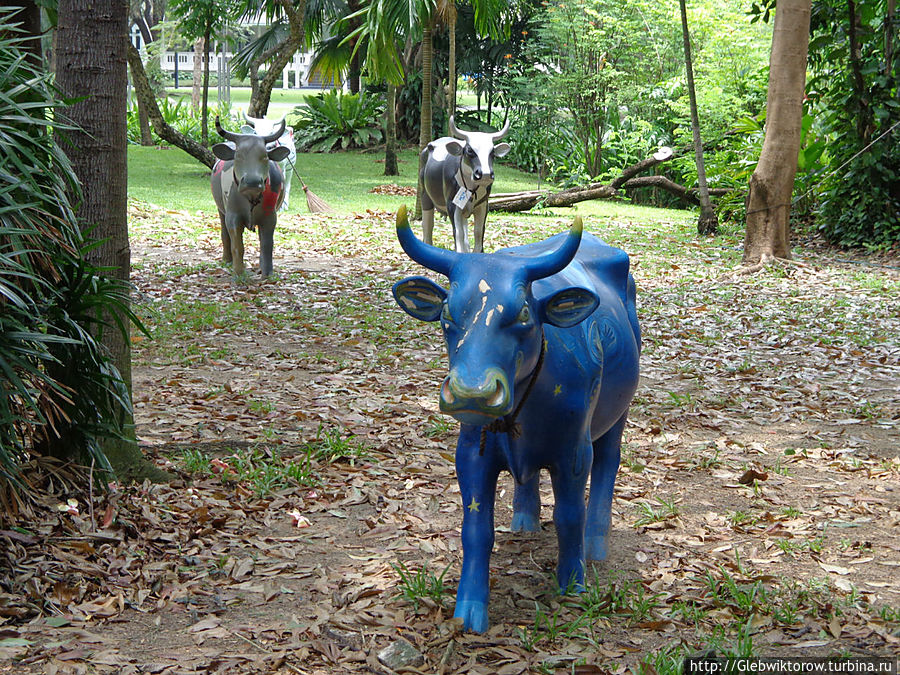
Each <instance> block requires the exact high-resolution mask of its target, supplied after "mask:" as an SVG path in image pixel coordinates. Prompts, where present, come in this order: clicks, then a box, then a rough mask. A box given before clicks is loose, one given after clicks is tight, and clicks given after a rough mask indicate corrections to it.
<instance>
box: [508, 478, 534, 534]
mask: <svg viewBox="0 0 900 675" xmlns="http://www.w3.org/2000/svg"><path fill="white" fill-rule="evenodd" d="M540 482H541V474H540V473H536V474H534V477H533V478H532V479H531V480H529V481H526V482H524V483H516V487H515V492H514V493H513V517H512V524H511V525H510V529H511V530H512V531H513V532H540V530H541V493H540Z"/></svg>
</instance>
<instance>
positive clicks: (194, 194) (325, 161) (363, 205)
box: [128, 145, 537, 214]
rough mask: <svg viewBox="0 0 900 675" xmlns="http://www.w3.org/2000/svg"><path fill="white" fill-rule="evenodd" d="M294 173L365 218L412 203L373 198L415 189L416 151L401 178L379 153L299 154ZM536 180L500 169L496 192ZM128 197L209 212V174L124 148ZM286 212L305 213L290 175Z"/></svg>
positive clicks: (156, 152)
mask: <svg viewBox="0 0 900 675" xmlns="http://www.w3.org/2000/svg"><path fill="white" fill-rule="evenodd" d="M296 166H297V171H298V172H299V174H300V176H301V177H302V178H303V181H304V182H305V183H306V184H307V185H308V186H309V189H310V190H311V191H312V192H313V193H314V194H316V195H318V196H319V197H320V198H322V199H324V200H325V201H326V202H327V203H328V205H329V206H331V207H332V208H333V209H334V210H335V212H336V213H338V214H352V213H363V212H365V211H366V209H372V210H388V211H394V210H396V209H397V207H398V206H400V204H411V203H413V202H414V201H415V199H414V198H413V197H404V196H394V195H381V194H373V193H371V192H370V191H371V190H372V188H374V187H375V186H378V185H384V184H387V183H394V184H396V185H401V186H408V187H415V185H416V170H417V156H416V152H415V150H412V149H408V150H404V151H402V152H401V153H400V175H399V176H385V175H384V154H383V153H381V152H375V153H372V152H337V153H330V154H323V153H299V154H298V155H297V164H296ZM536 186H537V179H536V178H535V177H534V176H532V175H530V174H527V173H523V172H521V171H517V170H516V169H513V168H511V167H506V166H498V167H497V179H496V182H495V183H494V191H495V192H516V191H519V190H531V189H534V188H535V187H536ZM128 195H129V196H130V197H132V198H133V199H138V200H140V201H144V202H149V203H151V204H156V205H158V206H162V207H165V208H168V209H175V210H186V211H189V212H191V213H196V212H197V211H205V212H212V211H214V210H215V207H214V205H213V200H212V194H211V193H210V187H209V170H208V169H207V168H206V167H205V166H204V165H203V164H201V163H200V162H198V161H197V160H195V159H194V158H193V157H191V156H190V155H188V154H187V153H185V152H184V151H182V150H180V149H178V148H163V149H161V148H157V147H141V146H136V145H132V146H129V148H128ZM289 212H300V213H305V212H306V198H305V195H304V194H303V189H302V188H301V186H300V182H299V181H298V180H297V177H296V175H295V176H294V180H293V184H292V186H291V200H290V209H289Z"/></svg>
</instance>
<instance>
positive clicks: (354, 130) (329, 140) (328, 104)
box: [289, 89, 383, 152]
mask: <svg viewBox="0 0 900 675" xmlns="http://www.w3.org/2000/svg"><path fill="white" fill-rule="evenodd" d="M305 100H306V105H305V106H299V107H297V108H295V109H294V113H293V116H291V117H290V118H289V120H290V123H291V124H292V125H293V126H294V129H295V133H296V143H297V145H298V147H301V148H302V149H304V150H310V151H312V152H330V151H332V150H335V149H339V150H347V149H350V148H366V147H369V146H370V145H374V144H376V143H380V142H381V141H382V138H383V135H382V131H381V115H382V114H383V107H382V105H381V102H380V101H379V100H378V99H377V98H374V97H371V96H367V95H366V94H364V93H362V94H346V93H343V92H340V91H338V90H336V89H333V90H331V91H328V92H324V93H322V94H319V95H317V96H307V97H306V99H305Z"/></svg>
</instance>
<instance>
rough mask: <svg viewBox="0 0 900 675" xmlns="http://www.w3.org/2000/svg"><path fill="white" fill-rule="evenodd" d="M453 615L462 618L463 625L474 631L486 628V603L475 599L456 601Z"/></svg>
mask: <svg viewBox="0 0 900 675" xmlns="http://www.w3.org/2000/svg"><path fill="white" fill-rule="evenodd" d="M453 617H454V618H456V619H462V620H463V627H465V629H466V630H470V631H473V632H475V633H483V632H484V631H486V630H487V629H488V613H487V603H486V602H478V601H477V600H462V601H457V603H456V610H455V611H454V612H453Z"/></svg>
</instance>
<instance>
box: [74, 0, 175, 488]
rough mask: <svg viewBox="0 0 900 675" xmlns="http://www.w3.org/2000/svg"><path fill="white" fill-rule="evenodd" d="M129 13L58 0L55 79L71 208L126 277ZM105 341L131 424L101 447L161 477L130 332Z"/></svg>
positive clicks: (120, 7) (137, 471) (112, 271)
mask: <svg viewBox="0 0 900 675" xmlns="http://www.w3.org/2000/svg"><path fill="white" fill-rule="evenodd" d="M127 21H128V2H127V0H60V2H59V18H58V25H57V31H58V38H59V39H58V42H57V45H58V47H57V48H58V54H57V86H58V87H59V89H60V91H61V92H63V93H64V94H65V95H67V96H69V97H73V98H75V97H77V98H78V100H77V101H76V102H75V103H73V104H72V105H71V106H70V107H69V108H68V109H67V111H66V112H67V116H68V118H69V119H70V120H71V121H72V122H73V123H74V124H75V125H76V126H77V127H78V128H77V129H76V130H74V131H71V132H68V134H67V136H66V144H65V145H64V148H65V151H66V154H67V155H68V157H69V160H70V161H71V164H72V167H73V169H74V171H75V173H76V175H77V176H78V179H79V181H80V183H81V185H82V192H83V197H82V200H81V203H80V204H79V205H78V208H77V212H76V215H77V218H78V220H79V223H80V224H81V227H82V228H83V229H88V230H90V232H91V235H92V236H93V237H95V238H97V239H98V240H99V242H100V243H99V245H98V246H97V247H96V248H94V249H93V250H92V251H91V252H90V254H89V258H90V262H92V263H93V264H95V265H96V266H98V267H101V268H103V269H106V270H108V276H110V277H112V278H115V279H118V280H120V281H122V282H124V283H126V284H127V283H128V280H129V276H130V272H131V249H130V248H129V245H128V220H127V213H126V197H127V187H128V181H127V174H126V171H127V165H126V147H127V137H126V126H125V100H126V97H125V94H126V87H127V76H126V68H125V49H126V46H127V45H128V40H127V29H128V23H127ZM102 341H103V344H104V346H105V347H106V348H107V350H108V351H109V353H110V354H111V356H112V358H113V360H114V362H115V364H116V366H117V367H118V370H119V373H120V374H121V377H122V380H123V381H124V383H125V385H126V387H127V390H128V398H129V400H128V405H127V406H125V407H123V409H122V410H121V418H122V420H123V421H124V423H125V429H126V430H130V432H129V433H127V434H126V435H124V436H123V437H121V438H116V439H110V440H109V441H108V442H106V443H105V444H104V447H103V450H104V453H105V454H106V456H107V458H108V459H109V460H110V463H111V464H112V466H113V468H114V470H115V471H116V474H117V475H118V476H119V477H120V478H123V479H124V478H141V477H146V476H151V477H160V472H159V471H158V470H156V469H155V467H153V465H151V464H150V463H149V462H146V460H144V458H143V456H142V454H141V452H140V449H139V448H138V445H137V441H136V438H135V435H134V420H133V417H132V413H131V406H130V397H131V345H130V340H129V339H127V336H125V335H123V334H122V332H120V331H117V330H107V331H104V332H103V334H102Z"/></svg>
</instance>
